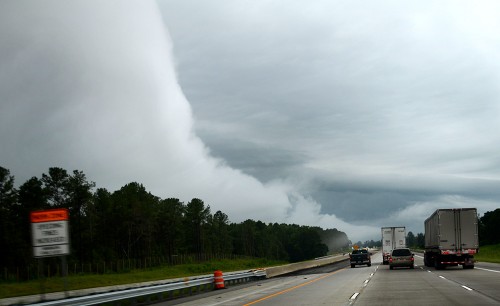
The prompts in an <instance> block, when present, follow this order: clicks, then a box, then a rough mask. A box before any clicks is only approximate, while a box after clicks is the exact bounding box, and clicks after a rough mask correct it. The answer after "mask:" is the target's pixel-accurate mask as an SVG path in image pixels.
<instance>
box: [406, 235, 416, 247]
mask: <svg viewBox="0 0 500 306" xmlns="http://www.w3.org/2000/svg"><path fill="white" fill-rule="evenodd" d="M406 245H407V246H408V247H410V248H414V247H416V246H417V240H416V238H415V235H414V234H413V233H412V232H411V231H410V232H408V234H407V235H406Z"/></svg>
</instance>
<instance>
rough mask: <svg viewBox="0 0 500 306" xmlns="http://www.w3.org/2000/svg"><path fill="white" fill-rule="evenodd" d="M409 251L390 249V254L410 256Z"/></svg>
mask: <svg viewBox="0 0 500 306" xmlns="http://www.w3.org/2000/svg"><path fill="white" fill-rule="evenodd" d="M410 255H411V252H410V250H408V249H397V250H393V251H392V256H410Z"/></svg>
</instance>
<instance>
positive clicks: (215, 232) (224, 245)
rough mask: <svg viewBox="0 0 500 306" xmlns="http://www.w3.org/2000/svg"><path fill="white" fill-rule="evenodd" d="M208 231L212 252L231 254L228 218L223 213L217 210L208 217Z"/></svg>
mask: <svg viewBox="0 0 500 306" xmlns="http://www.w3.org/2000/svg"><path fill="white" fill-rule="evenodd" d="M209 223H210V233H211V239H210V240H211V241H212V252H213V253H215V254H231V253H232V251H233V246H232V239H231V235H230V233H229V220H228V217H227V215H226V214H225V213H223V212H222V211H220V210H218V211H217V212H215V214H214V215H213V217H212V218H210V222H209Z"/></svg>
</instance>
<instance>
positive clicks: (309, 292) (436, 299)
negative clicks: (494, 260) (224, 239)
mask: <svg viewBox="0 0 500 306" xmlns="http://www.w3.org/2000/svg"><path fill="white" fill-rule="evenodd" d="M381 262H382V256H381V254H380V253H379V254H376V255H374V256H373V257H372V266H371V267H366V266H356V268H350V267H349V266H348V263H347V262H343V263H336V264H332V265H329V266H325V267H321V268H315V269H311V270H308V271H302V272H300V273H295V274H293V275H288V276H282V277H276V278H271V279H267V280H263V281H259V282H253V283H250V284H247V285H237V286H232V287H231V288H228V289H224V290H219V291H214V292H211V293H208V294H202V295H198V296H194V297H189V298H183V299H178V300H175V301H170V302H164V303H158V304H156V305H163V306H169V305H183V306H192V305H204V306H212V305H213V306H215V305H226V306H230V305H258V306H271V305H283V306H294V305H358V306H368V305H369V306H374V305H384V306H386V305H419V306H420V305H500V265H498V264H488V263H480V264H476V268H475V269H473V270H463V269H462V267H450V268H447V269H446V270H439V271H437V270H434V268H427V267H425V266H424V265H423V258H422V257H421V256H419V255H417V256H416V261H415V263H416V267H415V269H414V270H410V269H407V268H401V269H395V270H389V267H388V266H384V265H382V264H381Z"/></svg>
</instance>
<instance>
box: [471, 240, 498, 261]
mask: <svg viewBox="0 0 500 306" xmlns="http://www.w3.org/2000/svg"><path fill="white" fill-rule="evenodd" d="M474 258H475V259H476V260H477V261H479V262H481V261H483V262H494V263H500V244H494V245H485V246H480V247H479V253H478V254H476V255H475V256H474Z"/></svg>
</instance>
